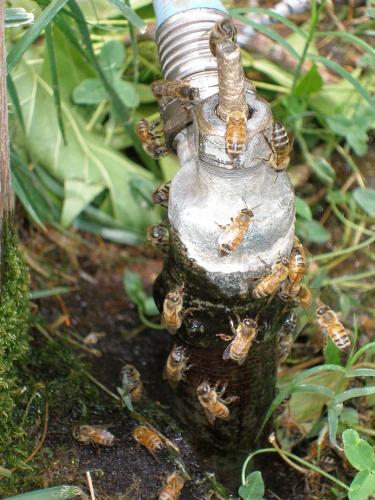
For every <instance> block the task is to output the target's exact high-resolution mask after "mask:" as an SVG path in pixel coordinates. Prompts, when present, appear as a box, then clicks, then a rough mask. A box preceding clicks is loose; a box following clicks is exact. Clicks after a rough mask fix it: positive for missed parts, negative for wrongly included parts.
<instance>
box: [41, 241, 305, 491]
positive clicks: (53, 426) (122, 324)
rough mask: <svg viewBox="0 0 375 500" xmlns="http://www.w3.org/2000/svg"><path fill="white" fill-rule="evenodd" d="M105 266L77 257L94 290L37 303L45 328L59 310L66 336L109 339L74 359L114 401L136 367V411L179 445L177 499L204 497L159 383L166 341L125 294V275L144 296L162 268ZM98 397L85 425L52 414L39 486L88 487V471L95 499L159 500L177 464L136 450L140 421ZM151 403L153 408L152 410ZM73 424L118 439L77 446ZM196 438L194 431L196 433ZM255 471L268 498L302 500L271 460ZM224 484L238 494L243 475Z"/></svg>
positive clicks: (299, 481) (80, 415)
mask: <svg viewBox="0 0 375 500" xmlns="http://www.w3.org/2000/svg"><path fill="white" fill-rule="evenodd" d="M111 249H112V250H113V246H111ZM111 253H112V252H111ZM107 258H108V254H107ZM103 259H104V260H103V261H101V258H98V257H97V256H96V258H95V259H93V258H92V256H91V258H89V257H84V258H81V259H80V261H79V264H80V269H81V271H84V273H87V274H88V275H89V276H90V280H89V281H91V283H89V282H88V281H87V276H86V275H85V276H86V279H85V280H80V281H79V282H78V287H77V288H78V289H77V291H75V292H72V293H69V294H66V295H63V296H62V299H63V306H62V303H61V300H60V299H59V301H57V300H56V298H48V299H43V300H41V301H40V302H39V306H40V312H41V313H42V314H43V316H44V318H45V320H46V321H47V322H49V323H52V322H53V321H54V320H56V319H57V318H58V317H59V315H61V314H62V311H61V308H62V309H63V310H64V311H63V312H64V314H68V317H69V321H70V326H69V327H68V328H67V330H68V331H69V330H70V331H74V332H76V333H78V334H79V336H81V337H82V338H83V337H85V335H87V334H88V333H90V332H93V331H95V332H104V333H105V334H106V336H105V337H104V338H103V339H101V340H100V341H99V342H98V344H97V345H95V348H96V349H99V350H100V352H101V356H100V357H95V356H93V355H90V354H87V353H85V352H84V351H81V350H77V355H78V356H80V357H81V358H83V359H84V360H85V361H87V362H88V363H89V365H90V367H91V368H90V371H91V373H92V375H93V376H94V377H95V378H96V379H97V380H98V381H100V383H102V384H103V385H104V386H105V387H107V388H108V389H109V390H111V391H112V392H113V393H115V394H117V392H116V387H117V386H118V385H120V376H119V373H120V369H121V367H122V365H123V364H125V363H129V362H130V363H133V364H134V365H135V366H136V367H137V368H138V370H139V371H140V373H141V376H142V380H143V384H144V388H145V394H146V397H147V398H146V399H145V400H144V401H143V402H142V401H141V402H140V404H139V405H137V407H136V408H135V409H136V410H137V411H138V412H139V413H140V414H141V415H142V417H145V418H146V419H147V420H148V421H150V422H152V424H153V425H155V426H157V428H158V429H159V430H160V431H162V432H163V433H164V434H165V435H166V436H167V437H168V438H169V439H172V440H173V441H174V442H175V443H176V444H177V445H178V447H179V448H180V450H181V459H182V461H183V463H184V464H185V466H186V469H187V470H188V472H189V474H190V475H191V477H192V480H191V481H189V482H187V483H186V486H185V488H184V490H183V493H182V495H181V498H182V499H204V498H209V497H208V496H207V495H208V494H209V491H210V489H211V485H210V482H209V481H207V479H206V478H205V473H206V472H210V471H209V470H207V469H206V468H205V465H204V463H202V461H200V460H199V457H197V456H196V454H195V453H194V450H192V449H191V447H190V446H189V444H188V442H187V440H186V436H187V434H186V433H184V432H182V433H181V432H180V430H179V429H178V428H177V426H176V425H175V423H174V422H173V420H172V419H171V415H173V393H172V391H171V390H170V389H169V387H168V386H167V385H166V384H165V382H164V381H163V380H162V370H163V367H164V363H165V359H166V357H167V354H168V353H169V350H170V346H171V338H170V335H169V334H168V333H166V332H165V331H152V330H150V329H144V328H142V325H140V323H139V319H138V315H137V311H136V308H135V306H134V304H133V303H131V302H130V301H129V300H128V299H127V298H126V296H125V293H124V290H123V285H122V276H123V271H124V269H125V268H131V269H132V270H133V271H137V272H139V273H140V275H141V276H142V278H143V281H144V284H145V286H146V289H147V290H148V291H149V292H150V293H151V288H152V281H153V280H154V278H155V276H156V275H157V273H158V271H159V269H160V267H161V262H160V261H159V260H155V259H143V258H142V257H141V258H140V259H139V258H130V259H128V258H126V259H125V260H126V261H127V262H126V263H124V262H123V261H121V259H120V260H119V259H118V258H117V257H116V258H115V259H114V262H113V265H110V264H109V262H108V260H106V257H104V258H103ZM81 274H82V272H81ZM139 330H141V331H139ZM137 331H139V333H137ZM99 398H100V400H99V401H98V402H97V403H98V405H97V409H94V410H93V411H91V413H90V418H89V420H88V419H87V418H86V419H85V412H84V411H82V410H80V411H77V413H74V414H69V415H61V413H60V410H59V409H54V408H51V416H50V422H49V428H48V434H47V438H46V442H45V447H47V448H49V449H50V450H52V451H53V456H54V459H53V461H52V462H51V463H50V464H49V466H48V467H46V470H45V472H44V473H43V480H44V483H45V484H46V485H51V484H63V483H66V482H70V483H73V484H79V485H81V486H82V487H84V488H86V486H87V482H86V471H90V473H91V477H92V480H93V484H94V488H95V493H96V497H97V498H98V499H112V498H113V499H117V498H118V499H120V498H121V499H142V500H143V499H151V498H155V497H157V494H158V491H159V490H160V487H161V484H162V482H163V479H164V478H165V476H166V474H167V473H168V472H171V471H173V470H174V469H175V468H176V466H175V464H174V463H173V461H172V460H171V458H170V457H169V456H168V455H167V454H164V455H163V454H161V455H160V456H159V457H158V460H156V459H155V458H153V457H152V456H151V455H150V454H149V453H148V452H147V451H146V450H145V449H144V448H140V447H139V446H138V445H137V444H136V443H135V441H134V440H133V438H132V436H131V430H132V428H133V427H134V426H135V425H137V422H136V421H135V420H134V419H133V418H131V416H130V415H129V413H128V412H127V410H126V409H123V408H120V407H119V405H118V403H116V402H115V401H113V400H111V398H110V397H108V396H107V395H106V394H105V393H104V392H100V396H99ZM148 399H149V400H151V401H152V402H153V403H152V404H149V403H148ZM78 423H81V424H83V423H89V424H110V431H111V432H112V433H113V434H114V435H115V437H116V443H115V445H114V446H113V447H110V448H106V447H96V446H93V445H81V444H79V443H78V442H76V441H75V440H74V439H73V438H72V434H71V431H72V427H73V426H74V425H76V424H78ZM194 432H199V429H196V430H194ZM185 434H186V436H185ZM260 465H262V469H263V472H264V478H265V482H266V487H267V492H268V493H267V495H266V498H267V499H268V498H269V499H273V498H282V499H285V500H298V499H302V498H305V495H304V493H303V491H304V481H303V478H302V477H301V475H299V474H298V473H295V472H294V471H293V470H292V469H290V468H289V467H287V466H286V465H285V464H283V463H282V462H279V461H278V460H277V459H275V458H274V457H270V456H268V458H267V460H263V461H262V462H260ZM224 479H225V474H224ZM226 479H227V481H226V482H227V483H231V484H236V487H235V488H234V489H233V493H234V494H236V491H237V488H238V486H239V485H240V471H239V472H238V478H237V479H236V478H233V477H231V478H229V477H228V478H226ZM233 479H234V481H233ZM86 490H87V488H86ZM275 495H277V496H275ZM236 496H237V495H236ZM213 498H215V496H214V497H213ZM216 498H219V497H216Z"/></svg>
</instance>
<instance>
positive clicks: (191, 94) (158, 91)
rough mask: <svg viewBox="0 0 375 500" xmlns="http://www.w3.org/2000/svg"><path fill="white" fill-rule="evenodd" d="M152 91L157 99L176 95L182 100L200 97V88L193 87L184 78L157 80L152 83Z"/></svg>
mask: <svg viewBox="0 0 375 500" xmlns="http://www.w3.org/2000/svg"><path fill="white" fill-rule="evenodd" d="M151 92H152V93H153V94H154V96H155V97H156V99H158V100H159V99H161V98H162V97H175V98H176V99H179V100H181V101H184V102H186V101H195V100H197V99H198V98H199V89H198V88H197V87H191V85H190V83H189V82H188V81H184V80H156V81H155V82H152V84H151Z"/></svg>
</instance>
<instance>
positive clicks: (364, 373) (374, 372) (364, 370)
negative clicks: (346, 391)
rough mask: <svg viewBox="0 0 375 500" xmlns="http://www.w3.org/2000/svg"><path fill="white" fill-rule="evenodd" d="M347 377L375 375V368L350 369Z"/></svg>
mask: <svg viewBox="0 0 375 500" xmlns="http://www.w3.org/2000/svg"><path fill="white" fill-rule="evenodd" d="M345 377H347V378H352V377H375V370H374V369H373V368H357V369H356V370H350V371H348V372H347V373H346V374H345Z"/></svg>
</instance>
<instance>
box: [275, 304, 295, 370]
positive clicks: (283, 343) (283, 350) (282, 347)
mask: <svg viewBox="0 0 375 500" xmlns="http://www.w3.org/2000/svg"><path fill="white" fill-rule="evenodd" d="M296 326H297V315H296V313H295V311H291V312H290V313H289V314H287V316H286V318H285V319H284V321H283V324H282V326H281V328H280V330H279V333H278V337H279V338H278V360H279V363H280V364H281V363H284V361H285V360H286V359H287V358H288V356H289V354H290V351H291V349H292V345H293V333H294V331H295V329H296Z"/></svg>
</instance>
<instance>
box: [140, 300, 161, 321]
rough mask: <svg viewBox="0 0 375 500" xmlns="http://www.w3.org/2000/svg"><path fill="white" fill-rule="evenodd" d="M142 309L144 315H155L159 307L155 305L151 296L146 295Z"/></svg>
mask: <svg viewBox="0 0 375 500" xmlns="http://www.w3.org/2000/svg"><path fill="white" fill-rule="evenodd" d="M143 311H144V313H145V315H146V316H157V315H158V314H159V309H158V308H157V307H156V304H155V301H154V298H153V297H147V298H146V300H145V301H144V302H143Z"/></svg>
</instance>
